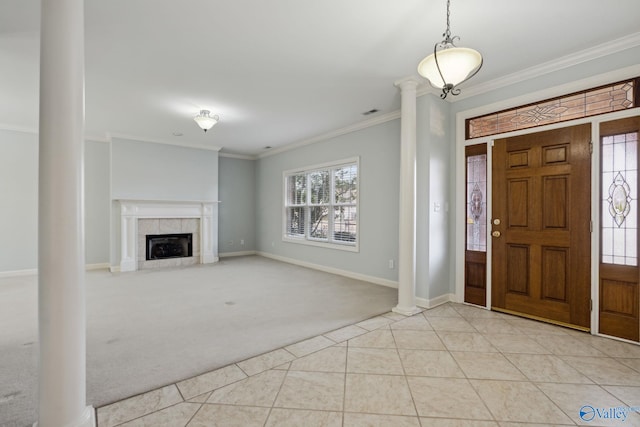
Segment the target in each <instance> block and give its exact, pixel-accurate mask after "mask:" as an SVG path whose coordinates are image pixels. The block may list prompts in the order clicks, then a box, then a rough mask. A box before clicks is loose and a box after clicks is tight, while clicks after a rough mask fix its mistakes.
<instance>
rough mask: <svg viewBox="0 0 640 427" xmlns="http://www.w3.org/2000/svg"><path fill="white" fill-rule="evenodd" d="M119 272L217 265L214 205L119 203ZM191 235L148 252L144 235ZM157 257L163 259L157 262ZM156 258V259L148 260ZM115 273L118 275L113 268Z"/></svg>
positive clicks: (140, 201) (167, 202)
mask: <svg viewBox="0 0 640 427" xmlns="http://www.w3.org/2000/svg"><path fill="white" fill-rule="evenodd" d="M118 202H119V204H120V268H119V271H122V272H125V271H135V270H142V269H150V268H166V267H186V266H189V265H194V264H208V263H212V262H217V261H218V221H217V219H218V203H219V202H216V201H193V202H189V201H161V200H156V201H154V200H119V201H118ZM184 234H190V235H191V240H190V241H188V242H187V243H186V244H185V243H178V241H176V240H174V239H170V240H167V241H164V242H162V241H161V242H160V244H161V246H159V247H158V249H157V250H156V252H158V253H155V254H154V251H153V250H152V251H151V252H148V251H149V243H148V241H147V237H146V236H147V235H149V236H160V235H165V236H163V237H165V238H166V237H167V236H166V235H171V236H174V235H179V236H181V235H184ZM158 255H160V256H166V257H164V258H160V257H159V256H158ZM150 256H152V257H153V256H155V258H150ZM114 271H118V270H116V269H115V268H114Z"/></svg>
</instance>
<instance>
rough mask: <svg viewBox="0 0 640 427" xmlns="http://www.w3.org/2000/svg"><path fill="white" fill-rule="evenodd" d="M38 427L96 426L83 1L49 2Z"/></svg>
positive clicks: (45, 7) (43, 52)
mask: <svg viewBox="0 0 640 427" xmlns="http://www.w3.org/2000/svg"><path fill="white" fill-rule="evenodd" d="M41 5H42V9H41V16H42V18H41V19H42V25H41V36H40V153H39V159H40V165H39V200H38V206H39V212H38V226H39V230H38V274H39V278H38V304H39V306H38V316H39V332H40V357H39V361H40V367H39V397H38V401H39V404H38V410H39V414H38V417H39V418H38V419H39V421H38V423H37V424H38V426H39V427H48V426H52V427H67V426H69V427H71V426H73V427H85V426H94V425H95V415H94V411H93V408H91V407H90V406H86V396H85V394H86V393H85V391H86V366H85V365H86V355H85V354H86V338H85V335H86V325H85V323H86V322H85V289H84V224H83V215H84V208H83V199H84V197H83V193H84V189H83V145H84V141H83V140H84V5H83V0H42V1H41Z"/></svg>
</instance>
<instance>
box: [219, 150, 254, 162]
mask: <svg viewBox="0 0 640 427" xmlns="http://www.w3.org/2000/svg"><path fill="white" fill-rule="evenodd" d="M218 157H226V158H229V159H240V160H258V156H255V155H251V154H235V153H223V152H219V153H218Z"/></svg>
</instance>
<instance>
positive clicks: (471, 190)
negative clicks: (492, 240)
mask: <svg viewBox="0 0 640 427" xmlns="http://www.w3.org/2000/svg"><path fill="white" fill-rule="evenodd" d="M467 250H468V251H480V252H486V251H487V155H486V154H479V155H474V156H468V157H467Z"/></svg>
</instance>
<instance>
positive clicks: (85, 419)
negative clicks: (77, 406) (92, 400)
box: [33, 406, 97, 427]
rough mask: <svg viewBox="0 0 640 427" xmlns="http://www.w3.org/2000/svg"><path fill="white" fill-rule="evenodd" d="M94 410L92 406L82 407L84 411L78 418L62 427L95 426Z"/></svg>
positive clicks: (36, 424) (34, 424)
mask: <svg viewBox="0 0 640 427" xmlns="http://www.w3.org/2000/svg"><path fill="white" fill-rule="evenodd" d="M96 426H97V424H96V410H95V409H93V406H87V407H86V408H84V412H83V413H82V415H81V416H80V418H79V419H78V420H77V421H76V422H75V423H73V424H69V425H67V426H64V427H96ZM33 427H38V422H37V421H36V422H35V423H33Z"/></svg>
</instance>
